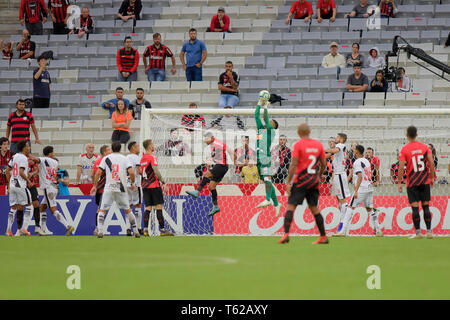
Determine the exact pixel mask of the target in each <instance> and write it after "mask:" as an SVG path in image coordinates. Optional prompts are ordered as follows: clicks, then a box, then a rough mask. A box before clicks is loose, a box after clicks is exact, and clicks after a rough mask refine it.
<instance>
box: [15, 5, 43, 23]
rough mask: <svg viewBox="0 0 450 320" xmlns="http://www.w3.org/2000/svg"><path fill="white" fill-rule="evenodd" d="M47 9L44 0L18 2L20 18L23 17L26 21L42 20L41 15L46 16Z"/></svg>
mask: <svg viewBox="0 0 450 320" xmlns="http://www.w3.org/2000/svg"><path fill="white" fill-rule="evenodd" d="M47 15H48V11H47V7H46V6H45V2H44V0H22V1H21V3H20V13H19V18H20V20H22V19H25V21H26V22H28V23H36V22H39V21H42V17H47Z"/></svg>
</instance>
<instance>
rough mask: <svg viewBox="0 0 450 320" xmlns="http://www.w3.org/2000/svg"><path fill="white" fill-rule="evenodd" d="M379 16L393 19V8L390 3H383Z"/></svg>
mask: <svg viewBox="0 0 450 320" xmlns="http://www.w3.org/2000/svg"><path fill="white" fill-rule="evenodd" d="M381 14H382V15H385V16H388V17H391V18H393V17H394V6H393V5H392V3H389V2H384V3H383V4H382V5H381Z"/></svg>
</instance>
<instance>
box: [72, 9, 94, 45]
mask: <svg viewBox="0 0 450 320" xmlns="http://www.w3.org/2000/svg"><path fill="white" fill-rule="evenodd" d="M68 18H69V15H67V17H66V21H67V19H68ZM66 24H67V22H66ZM93 31H94V19H92V17H91V15H90V13H89V8H88V7H83V8H82V9H81V16H80V27H79V28H76V29H72V30H71V31H70V32H69V34H78V38H82V37H83V36H84V35H85V34H86V35H87V34H90V33H92V32H93Z"/></svg>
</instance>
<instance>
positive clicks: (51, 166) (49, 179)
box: [30, 146, 74, 236]
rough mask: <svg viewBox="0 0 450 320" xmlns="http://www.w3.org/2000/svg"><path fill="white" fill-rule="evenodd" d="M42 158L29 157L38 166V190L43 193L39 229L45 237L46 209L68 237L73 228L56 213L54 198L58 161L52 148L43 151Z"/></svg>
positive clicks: (61, 215)
mask: <svg viewBox="0 0 450 320" xmlns="http://www.w3.org/2000/svg"><path fill="white" fill-rule="evenodd" d="M43 153H44V156H43V157H39V158H36V157H34V156H32V155H30V159H31V160H33V161H34V162H36V163H38V164H39V182H40V186H39V188H40V189H41V190H42V191H43V192H44V199H43V200H42V202H41V208H40V211H41V229H42V231H43V234H40V235H45V234H46V231H47V213H46V211H47V208H50V212H51V213H52V214H53V215H54V216H55V218H56V220H58V221H59V222H60V223H61V224H62V225H63V226H64V228H66V236H70V235H71V234H72V232H73V231H74V227H72V226H71V225H69V224H68V223H67V220H66V218H65V217H64V215H63V214H61V212H59V211H58V206H57V203H56V196H57V195H58V184H57V172H58V160H56V158H55V153H54V150H53V147H52V146H47V147H45V148H44V150H43Z"/></svg>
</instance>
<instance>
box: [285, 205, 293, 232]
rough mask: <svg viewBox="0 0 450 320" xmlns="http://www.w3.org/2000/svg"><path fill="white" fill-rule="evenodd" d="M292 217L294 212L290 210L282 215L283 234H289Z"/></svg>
mask: <svg viewBox="0 0 450 320" xmlns="http://www.w3.org/2000/svg"><path fill="white" fill-rule="evenodd" d="M293 216H294V212H293V211H291V210H288V211H286V214H285V215H284V232H285V233H289V230H290V229H291V223H292V217H293Z"/></svg>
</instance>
